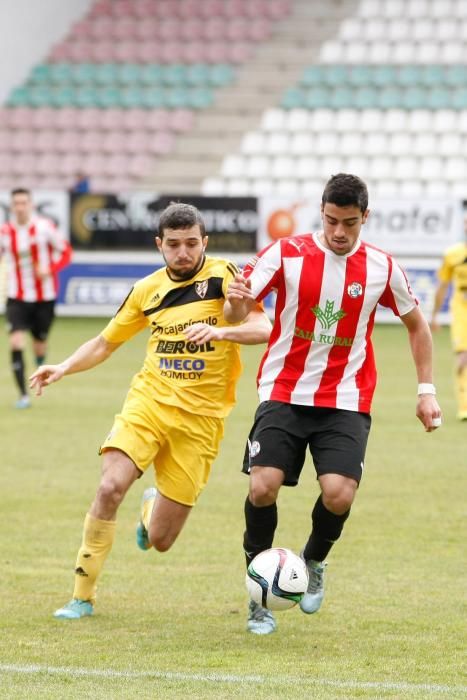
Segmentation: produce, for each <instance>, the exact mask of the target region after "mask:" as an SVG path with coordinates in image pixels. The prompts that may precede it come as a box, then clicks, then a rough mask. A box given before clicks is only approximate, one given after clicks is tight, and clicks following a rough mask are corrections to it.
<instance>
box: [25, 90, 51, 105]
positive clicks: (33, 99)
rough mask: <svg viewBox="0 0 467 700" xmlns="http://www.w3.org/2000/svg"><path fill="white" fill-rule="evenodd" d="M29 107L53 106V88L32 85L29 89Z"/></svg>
mask: <svg viewBox="0 0 467 700" xmlns="http://www.w3.org/2000/svg"><path fill="white" fill-rule="evenodd" d="M28 104H29V105H30V106H31V107H50V106H51V105H52V104H53V88H50V87H48V86H47V85H33V86H31V87H30V88H29V101H28Z"/></svg>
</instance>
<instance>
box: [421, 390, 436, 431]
mask: <svg viewBox="0 0 467 700" xmlns="http://www.w3.org/2000/svg"><path fill="white" fill-rule="evenodd" d="M417 418H418V419H419V420H420V421H421V422H422V423H423V425H424V426H425V430H426V432H427V433H432V432H433V431H434V430H437V429H438V428H439V427H440V426H441V409H440V407H439V405H438V402H437V401H436V398H435V397H434V396H433V394H421V395H420V396H419V397H418V402H417Z"/></svg>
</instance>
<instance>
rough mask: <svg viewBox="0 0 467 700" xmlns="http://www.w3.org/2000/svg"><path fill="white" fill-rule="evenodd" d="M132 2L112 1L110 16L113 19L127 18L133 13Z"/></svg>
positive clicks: (126, 0)
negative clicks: (111, 15)
mask: <svg viewBox="0 0 467 700" xmlns="http://www.w3.org/2000/svg"><path fill="white" fill-rule="evenodd" d="M133 4H134V0H114V2H113V3H112V14H113V15H114V16H115V17H128V16H129V15H131V14H132V12H133Z"/></svg>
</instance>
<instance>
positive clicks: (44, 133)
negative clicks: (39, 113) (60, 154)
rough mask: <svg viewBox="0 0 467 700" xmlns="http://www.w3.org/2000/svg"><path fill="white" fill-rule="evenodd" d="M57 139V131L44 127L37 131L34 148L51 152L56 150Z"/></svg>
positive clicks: (43, 151)
mask: <svg viewBox="0 0 467 700" xmlns="http://www.w3.org/2000/svg"><path fill="white" fill-rule="evenodd" d="M56 141H57V135H56V132H55V131H52V130H50V129H43V130H40V131H37V132H36V135H35V138H34V139H33V142H34V143H33V148H34V150H35V151H39V152H42V153H49V152H50V151H53V150H54V148H55V144H56Z"/></svg>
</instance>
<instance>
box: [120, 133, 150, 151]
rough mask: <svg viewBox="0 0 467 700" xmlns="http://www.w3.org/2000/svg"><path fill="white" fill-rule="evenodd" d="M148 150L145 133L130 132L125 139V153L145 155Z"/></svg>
mask: <svg viewBox="0 0 467 700" xmlns="http://www.w3.org/2000/svg"><path fill="white" fill-rule="evenodd" d="M147 150H148V135H147V133H146V132H145V131H139V130H134V131H130V133H129V134H128V136H127V138H126V144H125V151H127V152H128V153H145V152H146V151H147Z"/></svg>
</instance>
